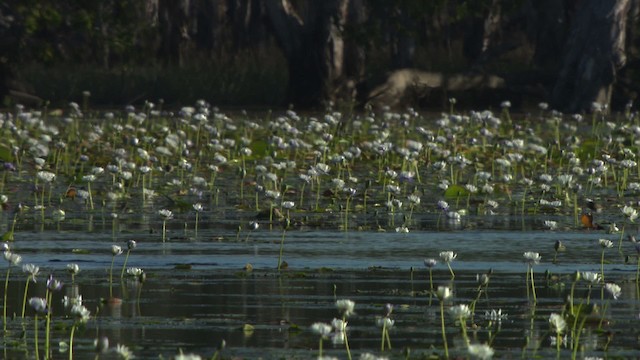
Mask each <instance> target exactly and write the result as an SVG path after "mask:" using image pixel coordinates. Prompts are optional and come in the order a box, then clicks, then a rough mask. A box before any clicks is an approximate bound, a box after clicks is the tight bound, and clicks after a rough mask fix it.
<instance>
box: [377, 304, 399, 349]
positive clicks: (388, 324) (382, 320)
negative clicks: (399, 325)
mask: <svg viewBox="0 0 640 360" xmlns="http://www.w3.org/2000/svg"><path fill="white" fill-rule="evenodd" d="M392 312H393V305H391V304H385V306H384V314H383V315H382V316H381V317H378V318H377V319H376V324H377V325H378V326H380V327H381V328H382V339H381V342H380V351H383V352H384V348H385V344H386V346H387V348H388V349H389V350H391V338H390V337H389V329H390V328H392V327H393V325H394V324H395V321H394V320H392V319H391V313H392Z"/></svg>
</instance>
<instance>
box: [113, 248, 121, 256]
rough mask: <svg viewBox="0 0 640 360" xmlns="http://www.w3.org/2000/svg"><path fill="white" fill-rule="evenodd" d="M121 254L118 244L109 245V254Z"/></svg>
mask: <svg viewBox="0 0 640 360" xmlns="http://www.w3.org/2000/svg"><path fill="white" fill-rule="evenodd" d="M120 254H122V248H121V247H120V246H118V245H111V255H113V256H118V255H120Z"/></svg>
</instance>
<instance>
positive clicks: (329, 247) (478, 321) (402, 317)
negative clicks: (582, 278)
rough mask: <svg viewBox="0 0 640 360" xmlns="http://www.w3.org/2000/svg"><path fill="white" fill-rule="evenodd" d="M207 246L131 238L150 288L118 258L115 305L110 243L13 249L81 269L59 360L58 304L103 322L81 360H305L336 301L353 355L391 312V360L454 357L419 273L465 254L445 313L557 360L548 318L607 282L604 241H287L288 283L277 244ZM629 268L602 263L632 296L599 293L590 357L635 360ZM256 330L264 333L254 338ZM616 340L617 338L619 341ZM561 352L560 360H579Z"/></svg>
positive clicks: (583, 237) (484, 235)
mask: <svg viewBox="0 0 640 360" xmlns="http://www.w3.org/2000/svg"><path fill="white" fill-rule="evenodd" d="M107 228H108V226H107ZM202 234H203V238H206V239H209V240H206V241H198V242H196V241H189V240H184V241H170V242H168V243H165V244H162V243H158V242H157V239H155V238H153V239H151V238H149V237H147V236H155V235H154V234H151V235H147V236H144V235H141V234H139V233H138V234H132V236H131V238H135V239H136V240H137V241H138V247H137V248H136V249H134V250H133V251H132V253H131V256H130V258H129V265H131V266H135V267H140V268H143V269H145V271H146V273H147V275H148V276H147V278H146V281H145V282H144V283H141V282H139V281H137V280H132V279H131V278H127V279H124V280H123V281H122V282H121V281H120V280H119V279H117V275H115V274H119V273H120V272H119V271H120V270H119V268H118V266H121V265H122V261H123V258H121V257H117V258H116V263H115V269H114V277H115V278H116V279H114V289H113V291H114V297H116V298H118V299H119V300H118V301H113V300H111V301H110V300H109V299H108V298H109V283H108V271H109V266H110V260H111V256H110V248H109V246H108V244H110V242H109V237H110V235H111V234H110V232H109V231H108V230H107V231H106V232H104V233H100V234H96V236H93V237H91V238H87V237H85V238H83V239H78V238H77V236H76V235H75V234H74V236H68V235H67V234H65V233H33V234H31V235H30V239H29V241H23V242H20V243H18V244H16V246H15V248H16V251H19V252H20V253H21V254H22V255H23V257H24V258H25V259H28V260H27V261H28V262H33V263H37V264H39V265H40V266H41V269H42V270H41V271H43V272H44V273H48V272H52V273H54V275H55V276H56V277H58V278H61V279H65V280H64V281H66V282H67V283H70V282H71V279H70V277H69V275H68V274H67V273H66V272H65V270H64V269H65V266H66V264H67V263H70V262H75V263H78V264H79V265H80V268H81V271H80V273H79V274H78V275H76V278H75V283H74V284H67V285H65V288H64V292H63V293H62V294H55V295H54V309H53V314H54V320H53V323H54V327H53V329H54V330H53V333H52V344H54V346H53V348H54V353H55V352H57V351H58V346H57V344H58V343H59V342H60V341H68V335H69V334H68V330H69V325H70V322H71V320H69V319H68V317H67V316H68V314H69V310H68V309H65V308H64V305H63V304H62V301H61V300H62V299H61V297H62V295H66V296H67V297H69V298H71V297H77V296H78V295H82V297H83V300H84V304H85V306H87V308H88V309H89V310H90V311H91V313H92V314H93V315H96V317H95V318H92V319H91V320H90V321H89V322H88V324H87V325H86V327H85V328H83V329H82V330H81V331H78V332H77V333H76V340H75V345H74V349H75V355H76V356H78V357H85V356H86V355H88V354H90V353H92V351H93V350H92V342H93V340H94V339H95V338H98V337H102V336H106V337H108V338H109V340H110V343H111V345H112V346H114V345H115V344H125V345H127V346H129V347H130V348H131V349H132V350H133V352H134V354H135V355H136V356H137V357H139V358H157V356H158V355H163V356H165V357H169V356H171V355H173V354H176V353H178V351H179V349H182V350H183V351H184V352H196V353H199V354H202V355H204V356H212V355H213V353H214V352H215V351H216V348H217V346H218V345H219V343H220V342H221V341H222V340H225V341H226V345H227V346H226V348H225V349H224V350H223V354H226V355H225V356H240V357H247V358H256V357H259V356H265V357H266V358H279V357H281V356H285V357H295V356H294V355H293V354H298V355H297V356H299V357H305V356H308V354H309V352H308V351H309V350H310V349H312V350H315V349H317V345H318V341H317V340H318V339H317V337H316V335H314V334H313V333H311V332H310V331H309V326H310V325H311V324H312V323H314V322H318V321H322V322H330V321H331V319H333V318H334V317H337V316H338V313H337V310H336V308H335V300H336V299H343V298H348V299H351V300H353V301H355V302H356V314H355V315H354V316H353V317H352V318H350V319H349V344H350V346H351V348H352V349H353V351H354V353H355V354H358V353H359V352H362V351H369V352H372V351H376V350H379V346H380V343H379V341H380V334H381V329H380V328H379V327H378V326H377V325H376V316H380V315H382V311H383V306H384V304H386V303H391V304H393V305H394V312H393V315H392V317H393V319H394V320H395V325H394V326H393V328H392V329H391V331H390V339H391V342H392V346H393V349H392V351H393V354H395V355H396V356H400V354H401V351H402V349H408V348H411V349H412V350H411V353H412V354H421V353H422V354H430V353H432V352H433V351H437V350H433V349H442V345H443V344H442V338H441V336H440V313H439V302H438V300H437V299H436V298H431V297H430V295H429V291H428V289H429V288H430V285H429V280H428V273H427V270H426V268H424V266H423V265H422V260H423V259H424V258H427V257H433V258H438V253H439V251H443V250H452V251H455V252H456V253H458V257H457V259H456V260H455V261H453V262H452V264H451V265H452V268H453V269H454V270H455V274H456V277H455V281H453V282H452V281H451V276H450V273H449V271H448V269H447V267H446V266H445V265H443V264H442V263H439V264H438V265H436V267H435V268H434V272H433V276H434V279H433V280H434V283H435V285H436V286H437V285H448V286H451V287H452V289H453V291H454V297H453V298H452V299H450V300H448V301H447V302H446V304H445V305H446V307H448V306H450V305H454V304H470V303H471V302H472V301H473V299H475V298H476V297H477V298H478V301H477V304H476V307H475V312H474V313H473V317H472V319H470V320H469V321H468V324H469V325H470V328H469V335H470V337H471V339H472V340H473V341H474V342H479V343H485V342H491V344H492V347H493V348H494V349H495V350H496V352H497V354H499V355H500V356H505V357H518V356H521V354H522V352H524V354H525V355H524V356H525V357H527V358H529V357H535V356H541V357H546V356H555V351H556V350H555V349H556V348H555V345H553V346H552V345H551V338H552V336H551V333H550V332H549V325H548V318H549V315H550V314H551V313H554V312H555V313H561V312H562V311H563V308H564V303H565V299H566V298H567V296H568V294H569V291H570V287H571V281H572V274H573V272H574V271H576V270H580V271H596V272H597V271H599V269H600V264H599V261H600V251H599V250H600V249H599V248H598V247H597V238H598V237H600V236H602V234H596V233H585V232H564V233H551V232H540V231H535V232H534V231H531V232H510V231H478V232H475V233H473V235H472V234H471V233H469V232H455V231H451V232H419V231H415V232H411V233H409V234H397V233H377V232H375V233H371V232H352V233H349V234H344V233H340V232H323V231H311V230H309V231H291V232H288V233H287V234H286V245H285V251H284V259H285V260H286V261H287V262H288V264H289V269H287V270H286V271H283V272H282V273H281V274H278V273H277V271H274V269H275V267H276V264H277V257H278V250H279V240H280V235H281V232H280V231H277V230H274V231H273V232H269V231H257V232H255V233H253V234H252V235H251V238H250V240H249V241H248V242H244V241H235V236H234V235H235V234H234V233H233V232H230V231H225V230H221V231H219V232H218V231H216V230H213V229H206V228H203V230H202ZM101 237H104V238H101ZM218 237H220V238H219V239H217V238H218ZM241 239H243V237H241ZM556 240H561V241H562V242H563V243H564V244H566V246H567V249H568V250H567V251H566V252H563V253H560V254H559V255H558V263H557V264H551V263H549V261H550V259H552V257H553V251H554V250H553V244H554V243H555V241H556ZM629 246H630V245H628V244H624V247H623V250H624V251H629V248H628V247H629ZM73 249H83V251H82V252H74V251H72V250H73ZM529 250H535V251H540V252H541V254H542V258H543V262H542V264H540V265H536V266H534V270H535V274H536V284H537V294H538V302H537V304H535V305H533V304H532V302H531V301H530V300H531V299H529V300H527V287H526V283H525V272H526V265H525V263H524V261H523V258H522V253H523V252H524V251H529ZM620 257H621V255H620V254H619V253H617V251H613V249H612V251H610V252H608V253H606V254H605V259H606V261H607V262H610V263H607V264H605V271H606V273H607V280H608V281H615V282H616V283H620V284H621V285H622V298H621V299H619V300H607V299H605V302H601V301H600V291H593V295H592V299H594V300H593V302H594V303H597V304H598V306H600V307H602V306H604V303H606V302H607V301H608V302H609V303H610V306H609V307H608V308H607V309H606V311H607V312H606V315H605V318H606V322H605V332H604V333H602V332H599V331H597V325H598V324H597V320H595V318H594V320H593V322H594V324H587V325H586V326H585V331H584V333H583V334H582V335H581V338H580V342H581V344H582V345H583V348H582V350H581V351H583V352H584V354H585V355H589V354H592V355H593V354H595V355H598V354H599V355H602V354H601V352H602V351H603V349H604V346H605V345H607V346H608V349H609V351H610V352H615V354H619V355H620V356H636V355H638V354H637V353H636V350H635V349H636V348H637V346H638V339H637V336H636V335H635V334H633V332H623V331H620V330H619V329H624V328H625V327H627V326H633V324H634V323H635V321H636V319H637V314H638V313H639V311H640V309H639V305H638V304H639V303H638V301H637V300H638V297H637V295H636V294H637V287H636V284H635V282H634V281H626V280H629V279H631V278H635V270H636V266H635V261H632V262H631V264H629V265H624V262H623V261H622V259H621V258H620ZM545 260H546V262H545ZM247 263H251V264H252V266H253V269H254V270H253V271H251V272H246V271H244V270H243V267H244V266H245V265H246V264H247ZM186 264H188V266H187V265H186ZM490 268H491V269H493V275H492V276H491V278H490V283H489V285H488V287H487V289H486V292H483V293H481V294H480V296H478V283H477V280H476V274H478V273H484V272H486V271H487V270H489V269H490ZM545 270H548V272H549V275H545ZM24 280H25V279H24V278H23V275H22V274H21V273H20V272H19V271H14V272H13V273H12V275H11V281H10V286H9V293H8V294H9V303H8V309H18V308H19V307H20V306H21V301H22V291H23V287H24ZM586 294H587V287H586V285H585V284H584V283H578V285H577V286H576V289H575V298H576V302H580V301H584V299H585V298H586ZM44 295H45V288H44V282H38V283H37V284H34V285H32V287H31V288H30V296H42V297H44ZM430 303H431V305H429V304H430ZM498 309H500V310H501V312H502V314H505V315H506V316H504V317H502V318H493V319H492V318H491V317H490V316H489V317H487V316H486V315H485V313H487V312H491V311H492V310H494V311H497V310H498ZM11 311H13V310H11ZM28 315H29V317H28V319H26V320H25V321H26V322H27V324H29V323H30V322H31V321H32V320H33V318H32V313H31V310H29V311H28ZM594 316H596V315H594ZM598 319H599V317H598ZM21 323H22V320H20V319H19V318H16V319H11V320H10V321H9V329H10V332H9V334H8V336H6V337H5V339H11V340H10V341H5V342H4V343H3V346H4V351H5V353H7V354H22V351H23V350H22V349H19V348H16V345H15V343H14V342H15V340H16V339H19V336H18V335H17V333H18V332H19V331H20V329H21V328H22V326H21ZM56 324H58V325H56ZM247 324H248V325H251V326H252V327H253V328H252V329H251V330H245V329H244V327H245V325H247ZM446 324H447V336H448V337H449V338H450V341H449V346H450V348H451V351H452V352H451V354H452V355H455V356H458V355H464V351H463V350H461V349H463V348H464V346H463V339H462V338H461V335H460V328H459V326H458V325H456V324H455V322H454V321H453V319H451V318H449V317H448V316H447V319H446ZM26 329H27V330H26V331H27V333H26V336H25V339H26V341H27V349H32V348H33V346H32V341H33V331H32V330H30V329H32V326H31V325H27V327H26ZM609 334H614V336H613V337H610V338H609V337H608V335H609ZM41 338H42V336H41ZM569 341H570V340H569ZM30 344H31V345H30ZM325 345H326V346H325V350H326V351H327V352H328V354H332V355H335V356H340V357H344V345H340V344H338V343H336V344H332V342H331V341H330V340H327V341H325ZM564 346H565V345H562V346H561V351H562V354H563V355H562V356H561V357H566V356H569V354H570V352H571V350H570V349H569V348H565V347H564Z"/></svg>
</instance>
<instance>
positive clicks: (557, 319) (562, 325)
mask: <svg viewBox="0 0 640 360" xmlns="http://www.w3.org/2000/svg"><path fill="white" fill-rule="evenodd" d="M549 325H550V326H551V331H553V332H554V333H555V334H556V351H558V352H559V351H560V344H561V343H562V341H561V339H560V338H561V337H562V334H564V332H565V330H566V328H567V322H566V321H565V319H564V318H563V317H562V315H560V314H556V313H552V314H551V315H550V316H549Z"/></svg>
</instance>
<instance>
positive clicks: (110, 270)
mask: <svg viewBox="0 0 640 360" xmlns="http://www.w3.org/2000/svg"><path fill="white" fill-rule="evenodd" d="M115 260H116V257H115V255H114V256H112V257H111V267H110V268H109V299H111V298H112V297H113V262H114V261H115Z"/></svg>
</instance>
